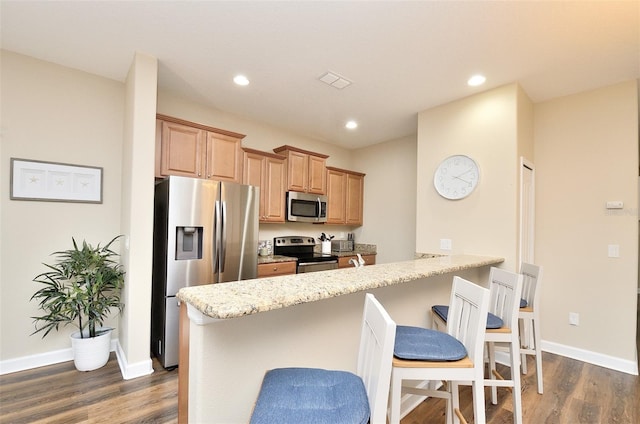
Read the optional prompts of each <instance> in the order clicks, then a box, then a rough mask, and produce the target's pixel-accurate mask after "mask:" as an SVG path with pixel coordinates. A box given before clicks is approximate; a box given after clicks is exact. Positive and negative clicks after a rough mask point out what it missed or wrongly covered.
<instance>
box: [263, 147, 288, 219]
mask: <svg viewBox="0 0 640 424" xmlns="http://www.w3.org/2000/svg"><path fill="white" fill-rule="evenodd" d="M286 177H287V174H286V167H285V161H284V160H283V159H277V158H272V157H269V156H267V157H265V158H264V178H263V185H262V186H261V187H260V193H261V194H260V201H261V202H262V201H264V211H263V215H261V216H263V218H262V219H263V220H264V222H284V218H285V192H286V184H285V182H286Z"/></svg>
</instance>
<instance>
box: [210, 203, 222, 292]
mask: <svg viewBox="0 0 640 424" xmlns="http://www.w3.org/2000/svg"><path fill="white" fill-rule="evenodd" d="M221 216H222V214H221V211H220V201H219V200H216V204H215V211H214V214H213V251H212V252H211V259H212V261H213V264H212V265H213V274H214V282H215V283H217V282H218V281H217V278H216V275H217V274H218V264H219V262H220V233H221V230H222V222H221V219H220V218H221Z"/></svg>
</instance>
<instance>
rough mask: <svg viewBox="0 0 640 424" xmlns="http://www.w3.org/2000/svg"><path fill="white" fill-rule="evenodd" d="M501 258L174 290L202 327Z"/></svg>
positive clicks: (448, 259)
mask: <svg viewBox="0 0 640 424" xmlns="http://www.w3.org/2000/svg"><path fill="white" fill-rule="evenodd" d="M343 253H350V254H351V255H353V252H343ZM266 258H268V257H266ZM278 259H280V258H278ZM272 260H277V259H276V258H272ZM502 262H504V258H501V257H493V256H476V255H453V256H439V257H431V258H426V259H414V260H410V261H405V262H395V263H390V264H378V265H372V266H368V267H361V268H346V269H339V270H331V271H320V272H314V273H308V274H295V275H286V276H279V277H274V278H268V277H267V278H261V279H254V280H243V281H234V282H230V283H224V284H210V285H204V286H193V287H186V288H183V289H181V290H180V291H179V292H178V298H179V299H180V300H181V301H183V302H185V303H186V304H187V308H188V312H189V318H190V319H191V320H192V321H193V322H194V323H196V324H199V325H206V324H211V323H213V322H216V321H218V320H226V319H231V318H238V317H243V316H246V315H253V314H257V313H261V312H267V311H271V310H276V309H281V308H287V307H290V306H295V305H299V304H303V303H309V302H315V301H318V300H323V299H330V298H333V297H337V296H342V295H346V294H351V293H356V292H360V291H364V290H371V289H375V288H379V287H386V286H391V285H396V284H401V283H406V282H410V281H415V280H418V279H422V278H427V277H431V276H435V275H442V274H446V273H452V272H458V271H462V270H465V269H470V268H479V267H482V266H488V265H495V264H499V263H502ZM276 278H277V280H276Z"/></svg>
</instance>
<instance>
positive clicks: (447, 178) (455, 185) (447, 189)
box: [433, 155, 480, 200]
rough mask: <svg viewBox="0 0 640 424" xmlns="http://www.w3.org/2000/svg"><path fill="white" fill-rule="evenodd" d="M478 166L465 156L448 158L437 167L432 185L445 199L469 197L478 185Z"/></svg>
mask: <svg viewBox="0 0 640 424" xmlns="http://www.w3.org/2000/svg"><path fill="white" fill-rule="evenodd" d="M479 178H480V172H479V170H478V164H476V162H475V161H474V160H473V159H471V158H470V157H469V156H465V155H453V156H449V157H448V158H446V159H445V160H443V161H442V162H440V165H438V168H437V169H436V172H435V174H434V175H433V185H434V187H435V188H436V191H437V192H438V194H439V195H440V196H442V197H444V198H445V199H450V200H457V199H463V198H465V197H467V196H468V195H470V194H471V193H472V192H473V190H474V189H475V188H476V186H477V185H478V180H479Z"/></svg>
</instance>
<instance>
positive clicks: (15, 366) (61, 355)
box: [0, 339, 118, 375]
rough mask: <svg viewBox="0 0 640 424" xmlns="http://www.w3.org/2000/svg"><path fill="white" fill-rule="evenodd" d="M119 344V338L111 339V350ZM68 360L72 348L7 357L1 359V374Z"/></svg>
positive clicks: (71, 354) (71, 356) (70, 359)
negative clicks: (3, 359) (12, 357)
mask: <svg viewBox="0 0 640 424" xmlns="http://www.w3.org/2000/svg"><path fill="white" fill-rule="evenodd" d="M117 345H118V339H113V340H111V347H110V349H111V350H110V351H111V352H113V351H115V350H116V346H117ZM67 361H73V351H72V350H71V348H68V349H60V350H53V351H51V352H45V353H39V354H37V355H29V356H22V357H20V358H14V359H7V360H5V361H0V375H4V374H10V373H12V372H18V371H25V370H30V369H33V368H39V367H45V366H47V365H53V364H59V363H61V362H67Z"/></svg>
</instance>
